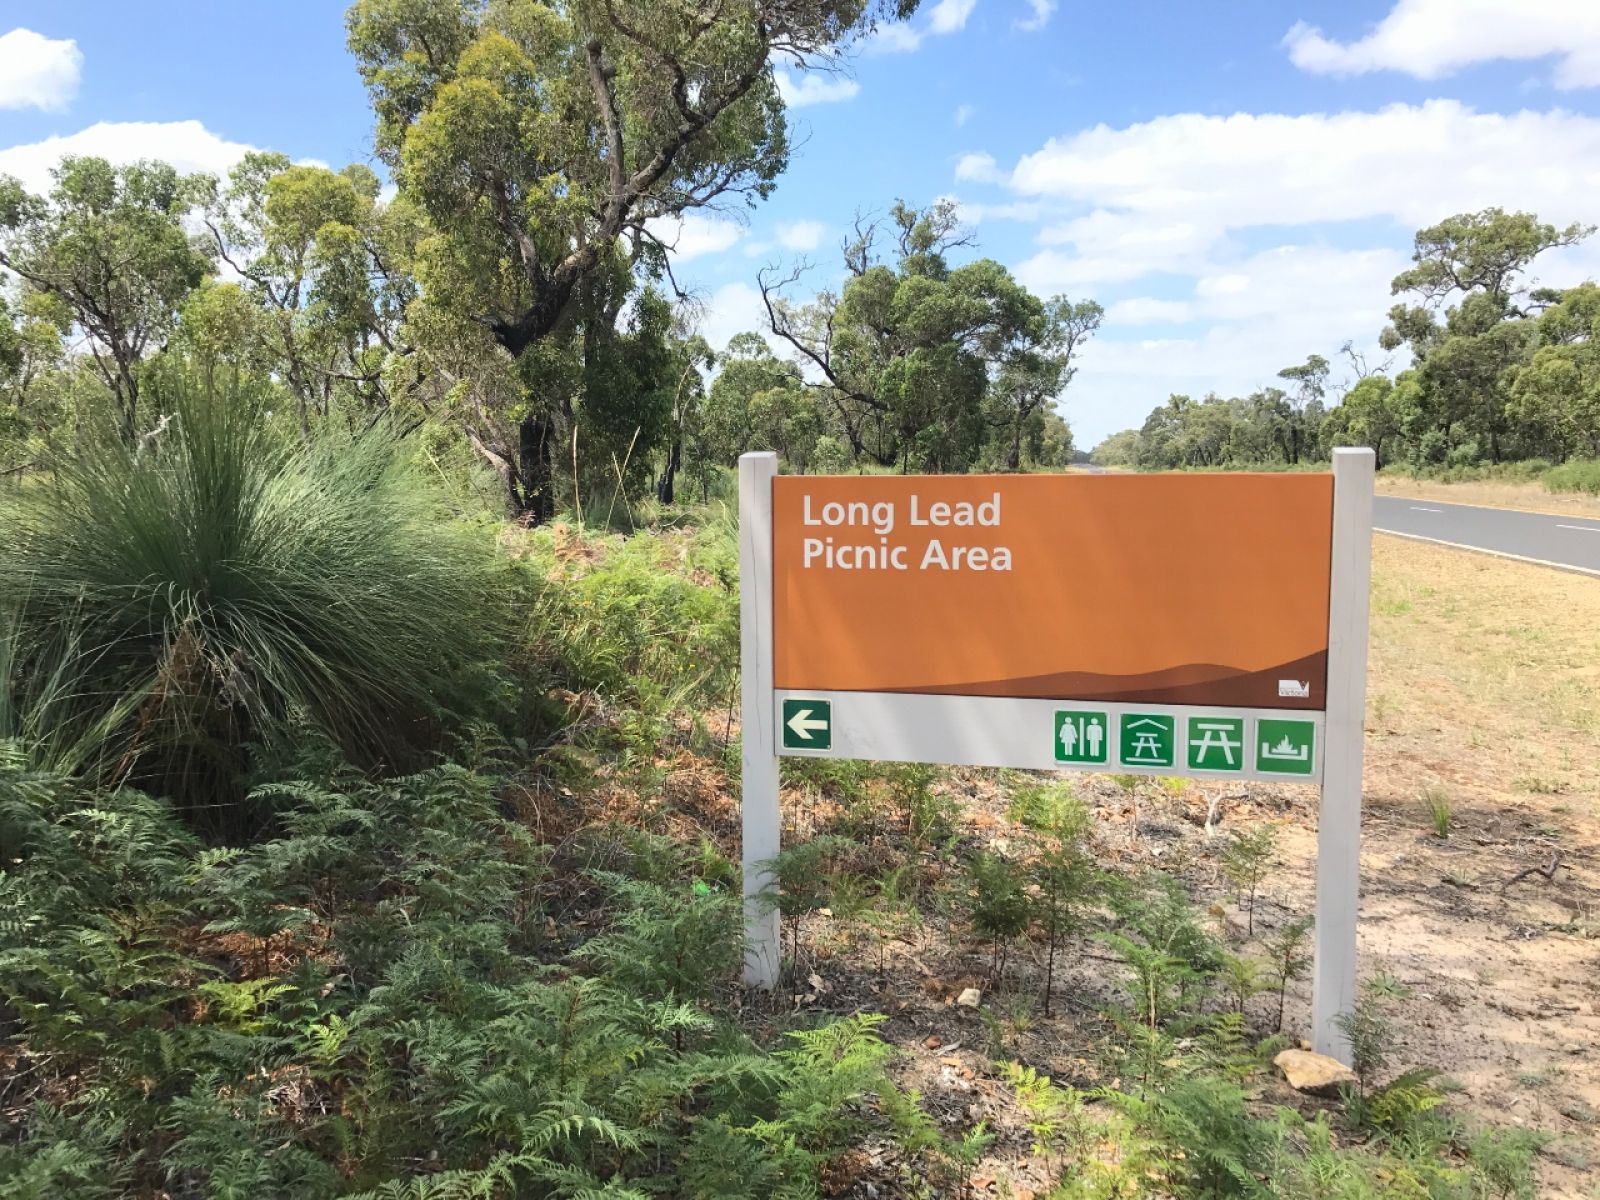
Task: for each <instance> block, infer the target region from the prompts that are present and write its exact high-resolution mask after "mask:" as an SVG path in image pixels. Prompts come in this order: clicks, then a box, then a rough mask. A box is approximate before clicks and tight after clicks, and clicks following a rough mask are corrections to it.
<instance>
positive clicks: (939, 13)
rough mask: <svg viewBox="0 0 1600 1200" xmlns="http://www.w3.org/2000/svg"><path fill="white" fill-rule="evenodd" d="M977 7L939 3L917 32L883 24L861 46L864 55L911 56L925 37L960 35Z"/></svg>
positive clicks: (970, 1)
mask: <svg viewBox="0 0 1600 1200" xmlns="http://www.w3.org/2000/svg"><path fill="white" fill-rule="evenodd" d="M977 6H978V0H939V3H937V4H935V5H934V6H933V7H932V8H930V9H927V10H926V11H927V14H928V20H927V23H926V24H925V25H923V26H922V27H921V28H920V29H917V28H913V27H912V26H911V25H909V24H907V23H906V22H904V21H891V22H888V23H885V24H883V25H880V26H878V28H877V30H876V31H875V32H874V33H873V35H872V36H871V37H869V38H868V39H867V40H866V42H865V43H863V45H862V50H863V51H864V52H865V53H867V54H910V53H911V52H912V51H914V50H917V49H918V48H920V47H921V45H922V41H923V39H924V38H928V37H940V36H943V35H945V34H950V33H960V32H961V31H962V30H963V29H965V28H966V27H967V18H968V17H970V16H971V15H972V10H973V9H974V8H976V7H977ZM958 123H959V122H958Z"/></svg>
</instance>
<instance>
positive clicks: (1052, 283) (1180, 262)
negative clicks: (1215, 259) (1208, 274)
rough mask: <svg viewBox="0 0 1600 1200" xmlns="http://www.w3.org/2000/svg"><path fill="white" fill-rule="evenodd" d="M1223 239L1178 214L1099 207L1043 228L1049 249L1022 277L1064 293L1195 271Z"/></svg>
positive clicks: (1032, 260)
mask: <svg viewBox="0 0 1600 1200" xmlns="http://www.w3.org/2000/svg"><path fill="white" fill-rule="evenodd" d="M1219 240H1220V234H1219V232H1218V231H1216V230H1213V229H1208V228H1202V227H1201V226H1199V225H1197V224H1195V223H1194V222H1193V221H1186V220H1183V219H1182V218H1181V216H1179V215H1172V216H1168V217H1166V218H1165V219H1157V218H1153V217H1144V216H1137V215H1130V214H1127V213H1119V212H1110V211H1107V210H1105V209H1097V210H1095V211H1094V212H1092V213H1090V214H1088V215H1087V216H1083V217H1078V218H1076V219H1075V220H1071V221H1067V222H1065V223H1063V224H1058V225H1049V226H1046V227H1045V228H1044V229H1043V230H1041V231H1040V233H1039V241H1040V242H1041V243H1042V244H1043V245H1044V246H1045V247H1046V249H1044V250H1041V251H1039V252H1038V253H1037V254H1035V255H1034V256H1033V257H1032V258H1029V259H1028V260H1027V261H1026V262H1024V263H1022V264H1021V265H1020V266H1019V267H1018V268H1017V275H1018V277H1019V278H1020V279H1022V280H1023V282H1025V283H1027V284H1028V285H1029V286H1030V287H1033V288H1035V289H1036V290H1038V289H1043V290H1050V291H1059V290H1061V289H1063V288H1081V287H1083V286H1085V285H1088V284H1096V283H1101V284H1103V283H1119V282H1124V281H1127V280H1131V279H1138V278H1140V277H1141V276H1144V275H1148V274H1150V273H1152V272H1156V271H1161V272H1168V273H1179V274H1195V273H1197V272H1199V271H1201V270H1203V269H1204V268H1205V266H1206V264H1207V262H1208V261H1209V256H1210V253H1211V250H1212V248H1213V247H1214V246H1215V245H1216V244H1217V243H1218V241H1219ZM1068 246H1070V247H1071V248H1072V249H1071V251H1070V252H1069V251H1068V250H1066V249H1065V248H1064V247H1068ZM1058 247H1062V248H1059V249H1058Z"/></svg>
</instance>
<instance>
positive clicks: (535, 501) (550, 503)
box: [517, 416, 556, 525]
mask: <svg viewBox="0 0 1600 1200" xmlns="http://www.w3.org/2000/svg"><path fill="white" fill-rule="evenodd" d="M555 433H556V431H555V421H554V420H553V419H552V418H550V417H542V416H529V417H524V418H523V419H522V424H521V425H520V426H519V427H518V434H519V443H520V444H519V446H518V456H517V457H518V464H517V465H518V473H519V474H520V475H521V477H522V479H521V483H522V514H521V515H522V517H523V519H524V520H526V521H527V522H528V523H529V524H532V525H540V524H543V523H544V522H545V521H548V520H550V519H551V518H552V517H554V516H555V515H556V486H555V485H556V480H555Z"/></svg>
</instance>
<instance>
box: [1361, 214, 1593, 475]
mask: <svg viewBox="0 0 1600 1200" xmlns="http://www.w3.org/2000/svg"><path fill="white" fill-rule="evenodd" d="M1593 232H1594V227H1593V226H1589V225H1581V224H1572V225H1568V226H1565V227H1562V228H1558V227H1556V226H1554V225H1550V224H1547V223H1545V222H1541V221H1540V220H1539V219H1538V218H1537V217H1535V216H1533V215H1532V214H1530V213H1507V212H1505V211H1503V210H1501V209H1498V208H1489V209H1484V210H1483V211H1482V212H1478V213H1462V214H1458V215H1456V216H1452V217H1449V218H1447V219H1446V220H1444V221H1441V222H1440V223H1439V224H1437V225H1432V226H1429V227H1428V228H1426V229H1423V230H1420V231H1419V232H1418V233H1417V236H1416V244H1415V250H1414V252H1413V254H1412V261H1413V264H1414V265H1413V266H1412V267H1411V268H1410V269H1408V270H1406V271H1402V272H1401V273H1400V274H1399V275H1396V276H1395V278H1394V281H1393V283H1392V285H1391V291H1392V292H1393V293H1394V294H1395V295H1397V296H1398V295H1401V294H1404V293H1412V294H1415V295H1416V296H1417V297H1418V298H1419V299H1420V300H1421V303H1420V304H1411V305H1407V304H1397V305H1395V306H1394V307H1393V308H1392V309H1390V312H1389V325H1388V327H1387V328H1385V329H1384V331H1383V335H1382V338H1381V342H1382V344H1383V346H1384V348H1385V349H1395V348H1397V347H1399V346H1401V345H1407V346H1409V347H1410V348H1411V351H1412V354H1413V356H1414V358H1415V360H1416V368H1415V371H1416V374H1415V384H1416V389H1417V392H1416V399H1417V405H1418V412H1419V414H1420V416H1421V418H1422V421H1423V424H1424V426H1425V428H1423V429H1421V430H1419V438H1418V443H1417V447H1418V453H1419V454H1420V455H1421V456H1422V457H1424V458H1428V459H1432V458H1443V457H1445V456H1448V455H1449V454H1450V453H1452V452H1453V451H1454V450H1456V448H1457V447H1461V446H1464V447H1467V448H1468V449H1469V452H1470V453H1472V454H1473V455H1474V456H1476V455H1478V454H1487V456H1488V457H1490V458H1491V459H1493V460H1495V461H1499V459H1500V458H1501V457H1502V454H1503V452H1504V449H1505V446H1506V443H1507V441H1508V439H1509V440H1511V441H1512V443H1513V445H1514V443H1515V440H1516V437H1517V434H1518V430H1517V429H1516V428H1515V427H1514V425H1513V422H1512V419H1511V415H1510V403H1511V399H1512V396H1511V382H1512V380H1513V378H1514V377H1515V376H1516V374H1517V373H1518V372H1517V369H1518V368H1520V367H1522V366H1523V365H1525V364H1526V363H1527V362H1528V361H1529V359H1530V357H1531V356H1532V354H1533V350H1534V346H1535V342H1536V340H1537V328H1536V325H1535V324H1534V321H1533V317H1534V315H1535V313H1536V311H1537V309H1538V307H1540V306H1541V305H1542V304H1544V303H1545V302H1546V300H1547V299H1548V298H1547V297H1546V296H1545V295H1544V294H1543V293H1540V292H1537V291H1534V290H1533V289H1532V288H1531V287H1530V286H1529V285H1528V284H1527V283H1526V282H1525V281H1524V276H1525V275H1526V273H1527V271H1528V269H1529V267H1530V266H1531V265H1532V264H1533V261H1534V260H1535V259H1536V258H1537V257H1538V256H1539V255H1540V254H1542V253H1544V252H1545V251H1546V250H1551V249H1555V248H1558V247H1564V246H1572V245H1575V244H1577V243H1578V242H1581V241H1582V240H1583V239H1584V238H1586V237H1588V236H1589V235H1590V234H1591V233H1593ZM1452 299H1455V300H1456V301H1457V303H1455V304H1454V305H1453V306H1451V307H1445V305H1446V303H1447V302H1448V301H1450V300H1452ZM1441 308H1442V309H1443V319H1442V320H1441V319H1440V310H1441ZM1517 448H1518V449H1520V447H1517Z"/></svg>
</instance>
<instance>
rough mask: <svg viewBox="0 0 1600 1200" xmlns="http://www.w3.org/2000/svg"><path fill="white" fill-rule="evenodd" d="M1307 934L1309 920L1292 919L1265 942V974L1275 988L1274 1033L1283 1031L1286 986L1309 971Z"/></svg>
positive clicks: (1308, 931) (1309, 926)
mask: <svg viewBox="0 0 1600 1200" xmlns="http://www.w3.org/2000/svg"><path fill="white" fill-rule="evenodd" d="M1310 935H1311V918H1310V917H1296V918H1295V919H1294V920H1293V921H1290V922H1289V923H1288V924H1286V925H1283V926H1281V927H1280V928H1279V929H1278V930H1277V932H1276V933H1274V934H1273V935H1272V936H1271V937H1269V938H1268V939H1267V973H1268V976H1269V977H1270V978H1271V979H1273V980H1274V981H1276V984H1277V989H1278V1024H1277V1027H1276V1030H1275V1032H1277V1033H1282V1032H1283V1005H1284V1000H1285V997H1286V996H1287V995H1288V992H1289V984H1290V983H1291V982H1293V981H1294V980H1297V979H1304V978H1305V977H1306V975H1307V973H1308V972H1309V971H1310V970H1311V955H1310V954H1309V953H1307V950H1306V942H1307V940H1308V939H1309V937H1310Z"/></svg>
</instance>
